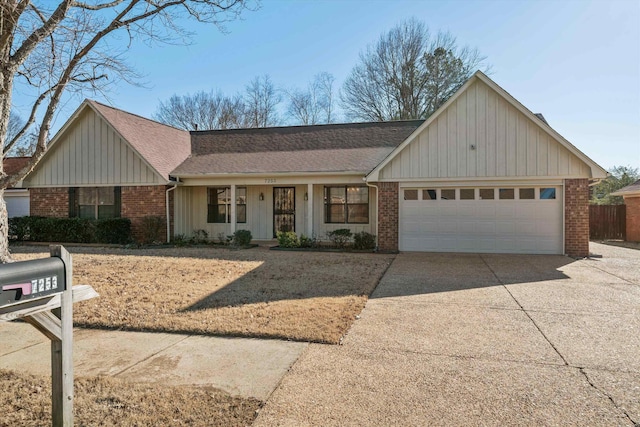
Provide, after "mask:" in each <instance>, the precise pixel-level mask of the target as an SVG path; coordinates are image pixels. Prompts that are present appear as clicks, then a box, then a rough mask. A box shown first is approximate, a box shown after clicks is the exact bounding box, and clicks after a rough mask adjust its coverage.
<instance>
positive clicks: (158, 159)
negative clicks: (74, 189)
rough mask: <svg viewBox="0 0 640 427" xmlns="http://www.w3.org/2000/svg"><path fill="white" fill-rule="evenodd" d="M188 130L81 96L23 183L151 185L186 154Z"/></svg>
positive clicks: (164, 177) (163, 180)
mask: <svg viewBox="0 0 640 427" xmlns="http://www.w3.org/2000/svg"><path fill="white" fill-rule="evenodd" d="M190 149H191V148H190V138H189V132H187V131H182V130H178V129H175V128H172V127H170V126H166V125H163V124H161V123H157V122H154V121H152V120H149V119H145V118H143V117H140V116H137V115H135V114H131V113H127V112H125V111H122V110H118V109H115V108H112V107H108V106H106V105H103V104H100V103H98V102H95V101H91V100H85V101H84V102H83V103H82V104H81V105H80V106H79V107H78V109H77V110H76V111H75V112H74V113H73V114H72V116H71V117H70V118H69V120H67V122H66V123H65V124H64V126H63V127H62V129H60V131H59V132H58V133H57V134H56V135H55V136H54V138H53V139H52V141H51V143H50V144H49V148H48V150H47V152H46V153H45V155H44V157H43V158H42V160H41V161H40V162H38V164H37V165H36V167H35V168H34V170H33V171H32V172H31V173H30V174H28V175H27V177H25V180H24V182H25V185H28V186H32V187H36V186H68V185H74V186H83V185H149V184H164V183H166V182H168V181H169V172H170V171H171V170H172V169H173V168H174V167H175V166H177V165H178V164H180V162H181V161H183V160H184V159H185V158H186V157H187V156H188V155H189V152H190Z"/></svg>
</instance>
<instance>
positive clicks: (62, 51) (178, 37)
mask: <svg viewBox="0 0 640 427" xmlns="http://www.w3.org/2000/svg"><path fill="white" fill-rule="evenodd" d="M246 8H247V4H246V1H245V0H217V1H216V0H164V1H159V0H92V1H86V2H85V1H82V0H59V3H58V4H54V3H53V2H52V1H49V0H9V1H6V0H5V1H2V2H0V29H1V32H0V147H1V148H2V152H3V153H5V147H7V146H9V145H11V144H12V141H13V140H16V139H19V138H21V137H22V136H24V135H25V134H27V133H28V132H29V129H31V128H32V126H34V124H35V123H36V121H37V122H38V125H37V126H36V128H37V129H38V134H37V143H36V148H35V152H34V154H33V157H32V160H31V161H30V162H29V164H28V165H27V166H25V167H24V168H23V169H22V170H20V171H19V172H17V173H15V174H12V175H7V174H6V173H4V170H3V169H0V262H8V261H10V259H11V256H10V254H9V248H8V221H7V210H6V204H5V202H4V198H3V193H4V189H6V188H7V187H8V186H9V185H12V184H15V183H16V182H18V181H19V180H21V179H22V178H24V176H25V175H26V174H27V173H29V172H30V171H31V170H33V168H34V166H35V164H36V163H37V162H38V161H39V160H40V159H41V158H42V156H43V155H44V153H45V151H46V149H47V143H48V141H49V132H50V128H51V122H52V120H53V117H54V115H55V113H56V111H57V110H58V107H59V105H60V102H61V99H62V98H63V95H64V94H65V93H67V94H68V93H70V92H73V91H76V92H77V93H79V92H81V91H83V90H87V89H90V90H106V86H105V85H106V84H107V83H109V82H113V81H115V80H118V79H120V80H125V81H129V82H131V81H133V79H134V78H135V77H136V73H135V72H134V71H133V70H132V69H131V68H129V67H128V66H127V65H126V64H125V63H124V62H123V57H122V55H123V54H124V52H125V51H126V45H124V46H123V49H122V51H118V50H117V47H116V46H117V45H118V43H109V40H110V39H111V37H112V36H113V35H114V34H117V33H119V34H123V35H124V36H125V37H129V40H130V41H131V40H133V39H136V38H141V39H143V40H145V41H147V42H154V41H156V42H163V41H165V42H166V41H173V42H176V41H184V40H185V38H186V37H188V36H189V34H188V33H187V32H186V31H184V30H183V29H182V28H180V26H179V25H178V22H179V20H180V19H182V18H190V19H194V20H197V21H200V22H209V23H213V24H216V25H218V26H221V25H222V24H223V23H224V22H225V21H228V20H230V19H235V18H237V16H238V15H239V14H240V13H241V12H242V11H243V10H245V9H246ZM114 77H117V78H114ZM16 85H17V86H19V87H28V88H29V91H30V93H34V94H35V95H34V98H33V103H32V105H31V111H30V113H29V116H28V118H27V119H26V121H25V125H24V126H23V127H22V128H21V129H20V130H19V132H18V133H17V134H16V135H15V136H14V138H13V139H12V140H8V138H7V131H8V127H9V118H10V111H11V105H12V98H13V93H14V89H15V87H16ZM0 168H2V166H1V163H0Z"/></svg>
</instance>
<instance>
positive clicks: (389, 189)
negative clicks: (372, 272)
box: [377, 182, 399, 252]
mask: <svg viewBox="0 0 640 427" xmlns="http://www.w3.org/2000/svg"><path fill="white" fill-rule="evenodd" d="M377 186H378V249H379V250H381V251H390V252H397V251H398V216H399V212H398V200H399V199H398V183H397V182H380V183H378V184H377Z"/></svg>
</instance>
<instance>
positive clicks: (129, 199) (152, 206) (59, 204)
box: [29, 185, 173, 241]
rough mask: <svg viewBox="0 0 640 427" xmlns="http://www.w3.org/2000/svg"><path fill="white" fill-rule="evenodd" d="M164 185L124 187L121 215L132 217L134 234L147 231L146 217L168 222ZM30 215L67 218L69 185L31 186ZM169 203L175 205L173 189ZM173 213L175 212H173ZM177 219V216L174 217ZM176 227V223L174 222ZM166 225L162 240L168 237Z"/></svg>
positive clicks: (137, 237)
mask: <svg viewBox="0 0 640 427" xmlns="http://www.w3.org/2000/svg"><path fill="white" fill-rule="evenodd" d="M166 190H167V187H166V186H164V185H146V186H133V187H122V192H121V210H120V216H121V217H123V218H129V219H130V220H131V232H132V234H133V238H134V239H136V240H138V241H140V240H141V239H142V235H143V229H142V218H144V217H146V216H158V217H161V218H162V220H163V221H164V223H165V224H166V218H167V212H166V207H165V191H166ZM29 191H30V215H31V216H47V217H57V218H66V217H68V216H69V188H67V187H58V188H31V189H30V190H29ZM169 194H170V197H169V206H170V208H173V192H171V193H169ZM172 216H173V215H172ZM171 221H172V222H173V217H172V218H171ZM171 227H172V229H173V224H171ZM165 229H166V225H165V226H164V228H163V232H162V240H163V241H164V240H165V239H166V232H165V231H164V230H165Z"/></svg>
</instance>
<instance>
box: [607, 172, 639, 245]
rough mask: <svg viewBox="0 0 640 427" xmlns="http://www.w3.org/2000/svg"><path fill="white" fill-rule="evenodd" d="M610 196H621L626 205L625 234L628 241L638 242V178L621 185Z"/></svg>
mask: <svg viewBox="0 0 640 427" xmlns="http://www.w3.org/2000/svg"><path fill="white" fill-rule="evenodd" d="M611 195H612V196H622V198H623V199H624V204H625V205H626V222H627V234H626V236H627V237H626V239H627V241H629V242H640V179H639V180H637V181H636V182H634V183H633V184H631V185H627V186H626V187H622V188H621V189H619V190H618V191H616V192H615V193H611Z"/></svg>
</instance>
